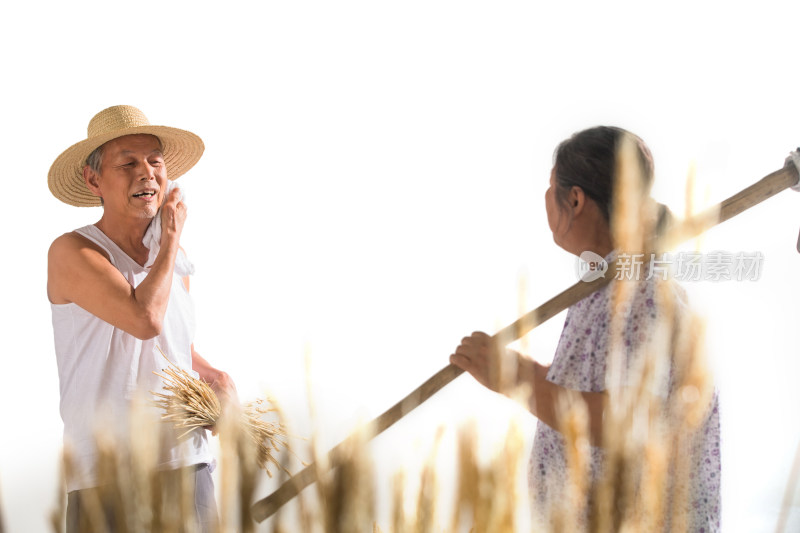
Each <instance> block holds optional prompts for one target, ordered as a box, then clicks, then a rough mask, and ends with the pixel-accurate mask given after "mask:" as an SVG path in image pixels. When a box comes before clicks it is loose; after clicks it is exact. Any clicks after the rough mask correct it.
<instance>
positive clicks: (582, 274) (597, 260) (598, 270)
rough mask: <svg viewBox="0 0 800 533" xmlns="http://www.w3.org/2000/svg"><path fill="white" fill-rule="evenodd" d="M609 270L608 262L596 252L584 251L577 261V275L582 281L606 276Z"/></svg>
mask: <svg viewBox="0 0 800 533" xmlns="http://www.w3.org/2000/svg"><path fill="white" fill-rule="evenodd" d="M607 271H608V262H606V260H605V259H603V258H602V257H600V256H599V255H597V254H596V253H594V252H590V251H588V250H587V251H586V252H583V253H582V254H581V255H580V257H578V260H577V261H576V262H575V275H576V277H577V278H578V279H579V280H581V281H586V282H589V281H594V280H596V279H599V278H604V277H605V275H606V272H607Z"/></svg>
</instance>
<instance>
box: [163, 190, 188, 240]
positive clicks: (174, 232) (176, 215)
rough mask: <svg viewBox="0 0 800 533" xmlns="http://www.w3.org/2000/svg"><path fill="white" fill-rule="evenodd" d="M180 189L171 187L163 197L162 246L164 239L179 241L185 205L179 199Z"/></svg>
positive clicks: (184, 217) (184, 216)
mask: <svg viewBox="0 0 800 533" xmlns="http://www.w3.org/2000/svg"><path fill="white" fill-rule="evenodd" d="M180 198H181V191H180V189H179V188H178V187H176V188H174V189H172V191H171V192H170V193H169V195H168V196H167V197H166V198H165V199H164V203H163V205H162V206H161V245H162V246H164V244H165V243H166V241H165V240H164V239H175V241H176V242H177V241H179V240H180V237H181V232H183V225H184V223H185V222H186V205H185V204H184V203H183V202H181V201H180Z"/></svg>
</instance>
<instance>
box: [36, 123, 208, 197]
mask: <svg viewBox="0 0 800 533" xmlns="http://www.w3.org/2000/svg"><path fill="white" fill-rule="evenodd" d="M142 133H144V134H150V135H155V136H156V137H158V138H159V139H160V140H161V144H162V147H163V152H164V164H165V165H166V167H167V177H169V179H170V180H174V179H177V178H179V177H181V176H182V175H183V174H185V173H186V172H188V171H189V169H191V168H192V167H193V166H194V165H195V163H197V162H198V161H199V160H200V157H201V156H202V155H203V151H204V150H205V145H204V144H203V141H202V139H200V137H198V136H197V135H195V134H194V133H192V132H190V131H186V130H181V129H178V128H170V127H168V126H152V125H147V126H136V127H132V128H124V129H119V130H116V131H113V132H109V133H106V134H104V135H98V136H95V137H92V138H90V139H85V140H83V141H81V142H79V143H76V144H73V145H72V146H70V147H69V148H67V149H66V150H64V152H62V153H61V155H59V156H58V157H57V158H56V160H55V161H54V162H53V164H52V166H51V167H50V171H49V172H48V174H47V185H48V187H49V188H50V192H52V193H53V196H55V197H56V198H58V199H59V200H61V201H62V202H64V203H66V204H69V205H74V206H76V207H95V206H99V205H101V204H100V198H99V197H97V196H95V195H94V194H92V192H91V191H89V189H88V188H87V187H86V183H85V182H84V181H83V167H84V165H85V164H86V158H87V157H89V154H91V153H92V152H93V151H94V150H95V149H97V148H98V147H99V146H102V145H103V144H105V143H107V142H108V141H111V140H114V139H116V138H118V137H123V136H125V135H136V134H142Z"/></svg>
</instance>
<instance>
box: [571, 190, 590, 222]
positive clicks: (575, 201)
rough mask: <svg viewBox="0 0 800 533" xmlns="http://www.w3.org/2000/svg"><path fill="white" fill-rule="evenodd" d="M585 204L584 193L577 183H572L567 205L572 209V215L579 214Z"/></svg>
mask: <svg viewBox="0 0 800 533" xmlns="http://www.w3.org/2000/svg"><path fill="white" fill-rule="evenodd" d="M585 205H586V193H585V192H583V189H581V188H580V187H578V186H577V185H573V186H572V188H571V189H570V190H569V207H570V209H571V210H572V216H575V215H577V214H579V213H580V212H581V211H583V208H584V206H585Z"/></svg>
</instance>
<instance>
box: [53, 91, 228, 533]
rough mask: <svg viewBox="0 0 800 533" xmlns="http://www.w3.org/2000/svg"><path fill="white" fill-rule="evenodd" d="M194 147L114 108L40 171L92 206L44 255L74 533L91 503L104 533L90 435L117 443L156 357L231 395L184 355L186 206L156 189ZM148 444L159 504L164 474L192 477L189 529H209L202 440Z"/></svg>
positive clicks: (194, 155) (188, 312)
mask: <svg viewBox="0 0 800 533" xmlns="http://www.w3.org/2000/svg"><path fill="white" fill-rule="evenodd" d="M203 149H204V146H203V142H202V141H201V140H200V138H199V137H197V136H196V135H194V134H192V133H190V132H188V131H183V130H179V129H176V128H169V127H165V126H152V125H150V124H149V122H148V120H147V118H146V117H145V116H144V114H143V113H142V112H141V111H139V110H138V109H136V108H134V107H131V106H115V107H111V108H108V109H105V110H103V111H101V112H100V113H98V114H97V115H95V117H94V118H93V119H92V120H91V122H90V123H89V128H88V138H87V139H85V140H83V141H81V142H79V143H77V144H75V145H73V146H71V147H70V148H68V149H67V150H66V151H64V152H63V153H62V154H61V155H60V156H59V157H58V158H57V159H56V160H55V162H54V163H53V165H52V167H51V168H50V172H49V175H48V183H49V186H50V190H51V192H52V193H53V194H54V195H55V196H56V198H58V199H59V200H61V201H63V202H65V203H67V204H70V205H74V206H99V205H102V207H103V214H102V216H101V217H100V220H99V221H97V222H96V223H95V224H92V225H89V226H85V227H83V228H80V229H77V230H75V231H73V232H71V233H67V234H64V235H62V236H61V237H59V238H57V239H56V240H55V241H54V242H53V244H52V246H51V247H50V252H49V256H48V279H47V294H48V297H49V299H50V302H51V307H52V315H53V330H54V336H55V349H56V356H57V361H58V373H59V380H60V387H61V417H62V419H63V420H64V441H65V449H66V450H67V451H68V457H69V458H70V461H69V462H70V463H71V468H70V469H68V479H67V490H68V509H67V526H68V530H74V531H78V530H82V529H83V528H84V526H85V524H86V523H87V522H86V520H87V516H88V513H87V509H89V510H90V509H91V507H92V505H95V506H96V503H97V502H98V501H103V502H104V505H105V506H106V521H107V522H108V524H109V525H110V526H111V529H112V530H113V529H114V521H115V516H114V513H113V512H111V511H110V509H109V508H110V507H113V505H110V504H109V503H108V502H107V501H104V500H103V497H102V487H104V486H109V484H110V483H111V482H112V481H113V480H111V479H103V477H102V475H101V474H102V469H99V468H98V457H99V454H98V448H97V445H96V442H97V438H98V436H110V437H113V438H114V439H116V440H115V441H114V442H116V443H120V442H122V443H123V444H124V443H127V442H128V441H127V440H125V439H127V438H128V436H129V435H130V434H131V429H132V428H131V416H130V415H131V407H132V405H133V400H134V399H135V398H136V396H137V395H141V394H142V393H147V392H148V391H155V390H158V389H160V388H161V385H162V381H161V378H159V377H158V376H156V375H155V374H154V371H160V370H162V369H163V368H165V367H166V366H167V365H168V363H167V361H166V359H165V356H166V358H167V359H169V360H170V361H171V362H172V363H173V364H175V365H177V366H178V367H181V368H183V369H185V370H188V371H192V370H193V371H194V372H195V373H196V374H195V375H199V377H200V378H202V379H203V380H205V381H206V382H208V383H209V384H210V385H211V387H212V388H213V389H214V391H215V392H216V393H217V395H218V396H219V397H220V399H221V400H223V401H226V400H229V399H230V398H232V397H235V394H236V392H235V387H234V385H233V382H232V381H231V379H230V377H229V376H228V375H227V374H226V373H224V372H221V371H219V370H217V369H216V368H214V367H212V366H211V365H210V364H209V363H208V362H207V361H205V360H204V359H203V358H202V357H201V356H200V355H198V353H197V352H196V351H195V349H194V345H193V336H194V326H195V322H194V311H193V307H192V302H191V299H190V297H189V294H188V290H189V278H188V276H189V274H191V273H192V270H193V267H192V266H191V263H189V261H188V260H187V258H186V257H185V255H184V253H183V250H182V249H181V248H180V245H179V242H180V236H181V231H182V230H183V226H184V222H185V221H186V206H185V205H184V204H183V203H182V201H181V195H180V190H179V189H175V190H172V191H171V192H168V190H169V188H170V187H169V185H170V180H174V179H176V178H178V177H179V176H181V175H182V174H184V173H185V172H186V171H188V170H189V169H190V168H191V167H192V166H193V165H194V164H195V163H196V162H197V161H198V160H199V159H200V156H201V155H202V153H203ZM151 225H152V227H151ZM159 225H160V238H159V236H158V232H157V231H155V230H156V228H157V226H159ZM148 229H150V231H149V232H148ZM146 234H147V235H146ZM148 239H149V240H148ZM135 429H138V428H135ZM160 440H161V446H160V450H159V456H158V457H159V458H158V463H159V464H158V468H159V470H161V471H162V472H166V473H167V474H163V473H162V482H163V483H165V485H164V486H162V487H160V489H162V493H163V494H164V497H165V498H168V497H169V496H170V494H169V490H168V489H165V487H166V486H167V485H169V484H170V482H169V481H168V478H169V476H170V474H169V472H172V474H171V475H172V477H173V478H177V477H180V478H182V479H186V477H187V476H192V477H194V479H192V480H191V481H190V483H191V486H192V487H196V490H195V505H194V507H193V509H195V510H196V511H197V516H195V517H194V519H195V521H196V524H198V525H199V526H198V528H197V530H201V531H202V530H206V529H208V530H213V529H214V528H215V527H216V504H215V501H214V491H213V483H212V481H211V476H210V469H211V465H213V462H214V461H213V458H212V456H211V453H210V452H209V449H208V443H207V437H206V432H205V431H204V430H199V429H198V430H195V431H193V432H192V433H190V434H189V435H188V436H186V437H183V438H180V439H179V438H177V434H176V433H174V431H172V430H171V428H170V430H168V431H167V433H166V436H162V438H161V439H160ZM122 449H123V450H124V446H123V448H122ZM121 453H124V452H121ZM98 494H100V496H98ZM173 496H174V495H173ZM98 497H99V498H100V500H98ZM167 512H169V511H167Z"/></svg>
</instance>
